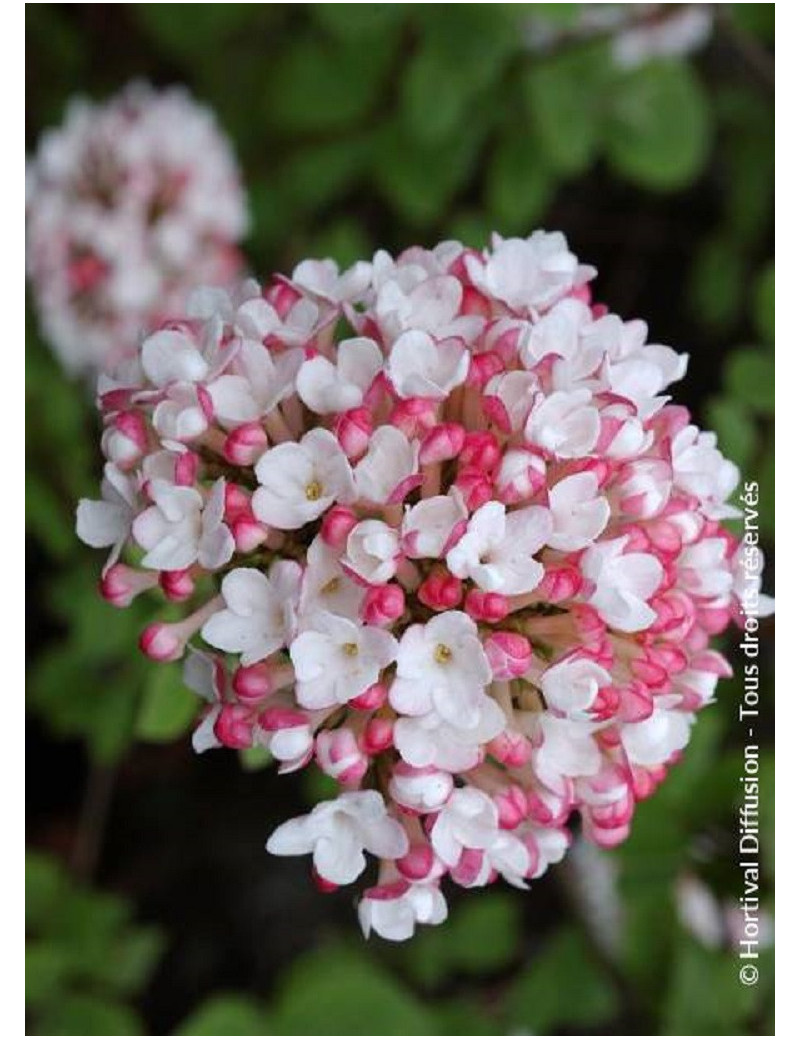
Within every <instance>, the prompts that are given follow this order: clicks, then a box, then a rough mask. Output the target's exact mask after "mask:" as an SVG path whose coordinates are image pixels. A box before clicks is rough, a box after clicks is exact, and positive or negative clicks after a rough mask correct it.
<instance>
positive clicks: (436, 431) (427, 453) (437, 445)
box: [419, 423, 465, 466]
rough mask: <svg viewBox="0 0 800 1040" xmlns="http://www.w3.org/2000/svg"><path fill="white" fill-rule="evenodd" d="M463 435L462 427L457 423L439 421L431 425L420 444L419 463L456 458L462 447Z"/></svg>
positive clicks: (425, 463)
mask: <svg viewBox="0 0 800 1040" xmlns="http://www.w3.org/2000/svg"><path fill="white" fill-rule="evenodd" d="M464 436H465V434H464V427H463V426H461V425H459V424H458V423H439V424H438V425H437V426H434V427H432V428H431V429H430V430H429V431H428V433H426V434H425V437H424V439H423V441H422V444H421V445H420V449H419V461H420V464H421V465H423V466H429V465H431V464H433V463H436V462H447V461H448V460H449V459H454V458H456V457H457V456H458V454H459V452H460V451H461V449H462V448H463V447H464Z"/></svg>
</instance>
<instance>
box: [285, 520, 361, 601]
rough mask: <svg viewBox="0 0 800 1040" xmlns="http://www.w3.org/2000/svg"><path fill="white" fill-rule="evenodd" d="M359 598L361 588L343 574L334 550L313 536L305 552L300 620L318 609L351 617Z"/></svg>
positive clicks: (318, 536) (319, 537)
mask: <svg viewBox="0 0 800 1040" xmlns="http://www.w3.org/2000/svg"><path fill="white" fill-rule="evenodd" d="M363 599H364V592H363V590H362V589H360V588H359V587H358V586H357V585H356V584H355V583H354V582H352V581H351V580H350V578H348V577H347V575H346V574H345V572H344V571H343V570H342V567H341V565H340V563H339V558H338V556H337V555H336V553H335V552H334V551H333V549H331V548H330V547H329V546H327V545H326V544H325V542H324V541H323V539H322V538H321V536H320V535H317V537H316V538H315V539H314V540H313V542H312V543H311V545H309V547H308V552H307V553H306V566H305V570H304V571H303V584H302V588H301V591H300V606H299V609H298V614H299V616H300V618H301V621H302V620H303V619H305V618H308V617H310V616H311V615H312V614H314V613H315V612H316V611H318V610H326V611H328V612H329V613H331V614H339V615H341V616H342V617H348V618H351V619H355V618H357V617H358V611H359V607H360V606H361V603H362V600H363Z"/></svg>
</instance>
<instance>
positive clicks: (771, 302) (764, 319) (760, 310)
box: [754, 262, 775, 343]
mask: <svg viewBox="0 0 800 1040" xmlns="http://www.w3.org/2000/svg"><path fill="white" fill-rule="evenodd" d="M754 296H755V299H754V307H755V322H756V331H757V332H758V334H759V336H761V337H763V339H764V341H765V342H766V343H774V342H775V264H774V262H773V263H771V264H768V265H767V266H766V267H765V268H764V270H763V271H762V272H761V274H760V275H759V276H758V279H757V280H756V286H755V293H754Z"/></svg>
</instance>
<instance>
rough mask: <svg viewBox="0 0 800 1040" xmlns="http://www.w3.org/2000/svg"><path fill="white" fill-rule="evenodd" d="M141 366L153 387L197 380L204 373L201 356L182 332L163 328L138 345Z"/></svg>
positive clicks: (206, 368) (203, 363)
mask: <svg viewBox="0 0 800 1040" xmlns="http://www.w3.org/2000/svg"><path fill="white" fill-rule="evenodd" d="M142 368H143V369H144V372H145V375H146V376H147V378H148V379H149V380H150V382H151V383H153V384H154V385H155V386H166V385H167V384H168V383H171V382H192V383H193V382H199V381H200V380H201V379H204V378H205V376H206V374H207V373H208V364H207V362H206V361H205V359H204V358H203V355H202V354H201V353H200V351H199V350H198V349H197V347H196V346H195V345H194V343H192V341H191V340H190V339H189V338H188V337H187V336H186V335H185V334H184V333H182V332H178V331H174V330H170V329H165V330H162V331H161V332H156V333H154V334H153V335H152V336H148V337H147V339H146V340H145V341H144V343H143V344H142Z"/></svg>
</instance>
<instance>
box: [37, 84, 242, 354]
mask: <svg viewBox="0 0 800 1040" xmlns="http://www.w3.org/2000/svg"><path fill="white" fill-rule="evenodd" d="M27 194H28V200H27V209H28V268H29V272H30V276H31V281H32V284H33V289H34V292H35V296H36V303H37V307H38V310H39V313H40V318H41V322H42V328H43V331H44V333H45V335H46V337H47V338H48V340H49V342H50V344H51V346H52V347H53V349H54V350H55V352H56V354H57V355H58V357H59V359H60V360H61V362H62V364H63V365H64V367H65V368H67V369H68V370H69V371H70V372H89V373H92V372H97V371H99V370H104V369H105V368H106V367H107V366H108V365H109V364H116V363H117V362H118V361H120V360H121V359H122V358H125V357H129V356H133V357H135V356H136V353H137V351H138V347H139V343H140V341H141V337H142V334H143V331H144V330H145V329H147V328H153V327H154V326H155V325H156V324H158V323H159V322H161V321H162V320H163V319H164V317H166V316H169V315H171V314H174V313H182V311H183V310H184V308H185V306H186V295H187V293H188V291H189V289H190V288H191V287H192V286H195V285H198V284H200V285H203V284H209V285H229V284H231V283H232V282H233V281H234V280H235V279H236V278H238V277H239V272H240V270H241V267H242V258H241V255H240V253H239V251H238V248H237V243H238V242H239V241H240V240H241V238H242V237H243V235H244V233H245V231H246V226H247V212H246V208H245V199H244V194H243V191H242V188H241V185H240V182H239V172H238V169H237V165H236V161H235V158H234V156H233V153H232V151H231V148H230V145H229V144H228V141H227V140H226V138H225V137H224V135H223V133H222V131H221V130H220V128H219V126H218V125H217V123H216V120H215V118H214V116H213V114H212V113H211V111H210V110H209V109H207V108H205V107H204V106H201V105H198V104H197V103H196V102H195V101H193V100H192V99H191V98H190V97H189V96H188V94H186V92H185V91H183V90H181V89H172V90H168V91H164V92H162V93H156V92H155V91H153V90H152V89H151V88H149V87H148V86H146V85H145V84H143V83H134V84H132V85H130V86H128V87H127V88H126V89H125V90H123V91H122V92H121V93H120V94H118V95H116V96H115V97H113V98H112V99H111V100H110V101H108V102H106V103H105V104H103V105H95V104H91V103H89V102H87V101H83V100H78V101H74V102H72V104H71V105H70V106H69V109H68V112H67V116H66V119H65V121H64V123H63V125H62V126H61V127H59V128H58V129H56V130H51V131H49V132H48V133H46V134H45V135H44V136H43V138H42V141H41V144H40V146H39V150H38V153H37V155H36V157H35V159H33V160H32V162H31V163H30V166H29V169H28V192H27Z"/></svg>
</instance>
